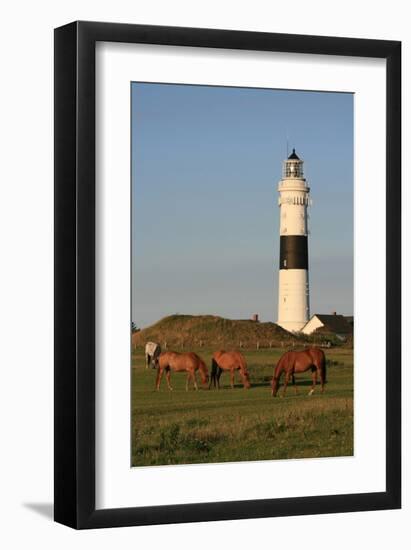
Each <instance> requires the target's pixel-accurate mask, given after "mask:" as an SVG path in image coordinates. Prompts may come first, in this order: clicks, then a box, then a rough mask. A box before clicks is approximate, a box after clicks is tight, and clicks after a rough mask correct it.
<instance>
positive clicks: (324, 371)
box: [323, 355, 327, 384]
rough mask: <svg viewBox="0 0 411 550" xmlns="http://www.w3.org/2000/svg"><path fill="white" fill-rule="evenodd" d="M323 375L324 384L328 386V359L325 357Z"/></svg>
mask: <svg viewBox="0 0 411 550" xmlns="http://www.w3.org/2000/svg"><path fill="white" fill-rule="evenodd" d="M323 373H324V384H326V383H327V359H326V358H325V355H324V359H323Z"/></svg>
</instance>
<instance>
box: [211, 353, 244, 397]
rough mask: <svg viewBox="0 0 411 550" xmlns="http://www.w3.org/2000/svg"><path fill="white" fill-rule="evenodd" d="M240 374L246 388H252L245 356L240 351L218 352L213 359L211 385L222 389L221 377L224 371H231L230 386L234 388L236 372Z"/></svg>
mask: <svg viewBox="0 0 411 550" xmlns="http://www.w3.org/2000/svg"><path fill="white" fill-rule="evenodd" d="M236 370H238V371H239V372H240V376H241V380H242V382H243V385H244V388H246V389H247V390H248V389H249V388H250V386H251V384H250V377H249V375H248V371H247V363H246V361H245V359H244V356H243V355H242V354H241V353H240V352H239V351H223V350H221V351H216V352H215V353H213V357H212V359H211V379H210V386H209V387H210V388H211V384H214V387H216V385H217V389H220V376H221V374H222V373H223V371H230V385H231V387H232V388H234V372H235V371H236Z"/></svg>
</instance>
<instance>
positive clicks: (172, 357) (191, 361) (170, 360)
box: [156, 351, 208, 391]
mask: <svg viewBox="0 0 411 550" xmlns="http://www.w3.org/2000/svg"><path fill="white" fill-rule="evenodd" d="M157 365H158V372H157V379H156V390H159V389H160V383H161V378H162V376H163V373H164V371H165V372H166V380H167V386H168V389H169V390H172V389H173V388H172V387H171V383H170V374H171V371H173V372H186V373H187V381H186V391H188V382H189V380H192V382H193V385H194V388H195V389H196V390H198V386H197V380H196V371H198V372H199V373H200V377H201V382H202V384H203V386H205V387H206V385H207V383H208V371H207V367H206V364H205V363H204V361H203V360H202V359H201V357H199V356H198V355H197V354H196V353H193V352H188V353H178V352H176V351H165V352H163V353H161V354H160V356H159V357H158V359H157Z"/></svg>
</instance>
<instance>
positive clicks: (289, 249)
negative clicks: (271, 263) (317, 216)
mask: <svg viewBox="0 0 411 550" xmlns="http://www.w3.org/2000/svg"><path fill="white" fill-rule="evenodd" d="M280 269H308V242H307V236H306V235H287V236H285V235H281V237H280Z"/></svg>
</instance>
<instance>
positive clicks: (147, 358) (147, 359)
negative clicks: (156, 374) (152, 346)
mask: <svg viewBox="0 0 411 550" xmlns="http://www.w3.org/2000/svg"><path fill="white" fill-rule="evenodd" d="M149 365H150V356H149V355H148V354H147V353H146V369H148V367H149Z"/></svg>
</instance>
